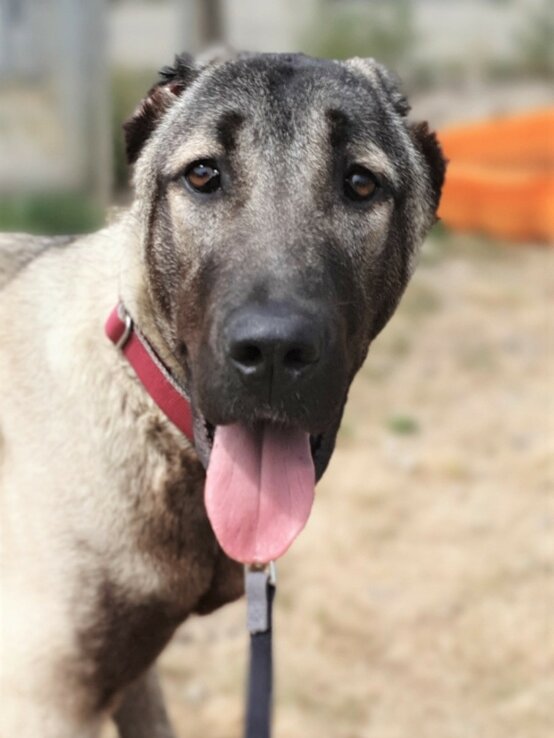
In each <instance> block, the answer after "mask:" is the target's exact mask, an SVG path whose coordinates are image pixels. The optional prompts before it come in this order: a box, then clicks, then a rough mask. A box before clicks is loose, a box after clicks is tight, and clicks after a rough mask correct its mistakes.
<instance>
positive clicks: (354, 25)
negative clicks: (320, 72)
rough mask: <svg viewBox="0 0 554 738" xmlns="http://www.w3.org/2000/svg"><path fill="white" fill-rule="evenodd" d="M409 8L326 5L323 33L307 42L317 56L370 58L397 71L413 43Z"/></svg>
mask: <svg viewBox="0 0 554 738" xmlns="http://www.w3.org/2000/svg"><path fill="white" fill-rule="evenodd" d="M412 13H413V10H412V4H411V3H410V1H409V0H389V1H388V2H387V3H380V4H378V5H373V4H372V6H371V8H370V9H368V8H366V7H364V6H363V5H362V6H357V5H349V4H347V5H346V7H336V5H335V4H330V3H326V4H325V5H324V6H323V8H322V14H323V17H322V22H321V23H319V24H318V28H321V29H323V30H322V31H321V32H319V33H318V34H317V35H315V36H314V35H312V36H311V38H310V39H308V41H307V46H308V47H309V50H310V51H311V52H312V53H314V54H316V55H317V56H324V57H329V58H333V59H346V58H348V57H351V56H373V57H375V58H376V59H379V61H381V62H383V63H384V64H387V65H388V66H390V67H392V68H394V69H400V68H401V67H402V65H403V63H405V61H406V60H407V59H408V58H409V55H410V52H411V51H412V48H413V43H414V39H415V37H414V31H413V23H412Z"/></svg>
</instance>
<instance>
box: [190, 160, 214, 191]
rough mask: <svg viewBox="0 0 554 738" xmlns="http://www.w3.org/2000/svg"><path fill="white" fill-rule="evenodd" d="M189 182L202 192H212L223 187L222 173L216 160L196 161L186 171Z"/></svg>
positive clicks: (193, 187)
mask: <svg viewBox="0 0 554 738" xmlns="http://www.w3.org/2000/svg"><path fill="white" fill-rule="evenodd" d="M185 180H186V182H187V184H188V185H189V186H190V187H191V188H192V189H193V190H194V191H195V192H201V193H202V194H208V195H210V194H212V193H213V192H217V190H219V189H221V174H220V173H219V169H218V168H217V165H216V163H215V161H195V162H194V163H192V164H191V165H190V166H189V167H188V169H187V170H186V172H185Z"/></svg>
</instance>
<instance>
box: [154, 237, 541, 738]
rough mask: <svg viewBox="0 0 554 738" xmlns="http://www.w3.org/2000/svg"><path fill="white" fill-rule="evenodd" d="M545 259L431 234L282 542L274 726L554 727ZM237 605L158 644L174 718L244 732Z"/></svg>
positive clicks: (363, 729)
mask: <svg viewBox="0 0 554 738" xmlns="http://www.w3.org/2000/svg"><path fill="white" fill-rule="evenodd" d="M553 267H554V250H552V249H550V250H547V249H539V248H534V247H503V246H498V245H495V244H487V243H484V242H482V241H479V240H477V239H470V238H463V237H454V238H451V239H447V240H444V239H441V240H439V239H438V238H435V239H431V240H430V241H429V243H428V246H427V249H426V252H425V254H424V257H423V260H422V264H421V266H420V268H419V270H418V272H417V275H416V277H415V278H414V280H413V282H412V285H411V287H410V289H409V291H408V293H407V295H406V297H405V300H404V301H403V303H402V306H401V308H400V310H399V312H398V313H397V315H396V316H395V318H394V319H393V321H392V322H391V323H390V324H389V326H388V327H387V328H386V329H385V332H384V333H383V335H382V336H381V337H380V338H379V339H378V340H377V341H376V342H375V345H374V347H373V349H372V351H371V353H370V356H369V358H368V361H367V363H366V364H365V366H364V368H363V369H362V371H361V373H360V375H359V376H358V378H357V379H356V382H355V384H354V386H353V388H352V392H351V397H350V402H349V405H348V409H347V412H346V417H345V421H344V425H343V429H342V432H341V436H340V439H339V444H338V448H337V451H336V453H335V456H334V458H333V461H332V464H331V467H330V469H329V471H328V473H327V475H326V477H325V479H324V481H323V482H322V483H321V485H320V486H319V487H318V492H317V500H316V506H315V510H314V513H313V516H312V518H311V520H310V523H309V525H308V527H307V529H306V531H305V532H304V533H303V535H302V536H301V537H300V539H299V540H298V541H297V543H296V544H295V545H294V547H293V549H292V550H291V551H290V552H289V554H288V555H287V556H286V557H285V558H284V559H283V560H282V561H281V562H280V566H279V577H280V581H279V591H278V599H277V604H276V609H277V614H276V650H277V654H276V658H277V667H276V670H277V694H276V730H275V735H276V738H327V737H329V738H550V736H552V735H554V715H553V710H554V707H553V706H554V629H553V627H552V620H551V618H552V613H553V612H554V580H553V578H552V574H553V568H554V535H553V534H554V499H553V487H552V481H553V474H552V472H553V467H552V458H553V457H552V450H553V449H552V442H553V438H554V433H553V431H554V397H553V388H552V385H551V384H550V386H549V385H548V382H549V380H551V379H552V377H553V376H554V373H553V369H554V351H553V331H552V328H553V325H552V319H551V321H550V325H549V323H548V320H549V318H548V314H547V299H548V294H547V293H548V291H550V300H552V296H553V293H554V290H553V281H554V280H553V275H554V268H553ZM549 270H550V277H549V276H548V272H549ZM548 280H550V284H548ZM244 617H245V612H244V603H242V602H241V603H236V604H233V605H230V606H228V607H226V608H224V609H223V610H221V611H220V612H218V613H216V614H214V615H212V616H210V617H208V618H204V619H201V618H196V619H194V620H191V621H189V622H188V623H187V624H185V626H184V627H183V628H182V629H181V630H180V631H179V633H178V634H177V636H176V638H175V639H174V641H173V643H172V644H171V646H170V647H169V648H168V650H167V651H166V653H165V654H164V655H163V656H162V658H161V661H160V663H161V671H162V675H163V681H164V686H165V691H166V694H167V696H168V698H169V705H170V710H171V714H172V716H173V718H174V721H175V724H176V727H177V729H178V734H179V736H180V738H198V737H199V736H203V737H204V738H238V737H239V736H240V735H241V720H242V709H243V705H242V703H243V687H244V659H245V652H246V645H247V644H246V636H245V632H244ZM549 618H550V620H549Z"/></svg>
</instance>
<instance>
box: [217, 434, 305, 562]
mask: <svg viewBox="0 0 554 738" xmlns="http://www.w3.org/2000/svg"><path fill="white" fill-rule="evenodd" d="M314 487H315V471H314V465H313V461H312V454H311V452H310V437H309V435H308V434H307V433H302V432H301V431H298V430H290V429H285V428H279V427H276V426H274V425H271V424H269V423H265V424H264V425H262V426H260V427H259V428H257V429H256V430H251V429H249V428H246V427H245V426H243V425H239V424H235V425H224V426H218V427H217V428H216V432H215V438H214V443H213V448H212V452H211V456H210V463H209V465H208V473H207V477H206V489H205V498H206V508H207V511H208V517H209V519H210V522H211V524H212V527H213V529H214V532H215V535H216V537H217V540H218V541H219V543H220V545H221V547H222V548H223V550H224V551H225V552H226V553H227V555H228V556H230V557H231V558H232V559H235V560H236V561H241V562H243V563H245V564H253V563H257V564H265V563H267V562H268V561H272V560H274V559H277V558H278V557H279V556H282V555H283V554H284V553H285V551H286V550H287V549H288V547H289V546H290V545H291V543H292V542H293V541H294V539H295V538H296V536H297V535H298V534H299V533H300V531H301V530H302V528H303V527H304V526H305V525H306V522H307V520H308V517H309V515H310V510H311V509H312V503H313V500H314Z"/></svg>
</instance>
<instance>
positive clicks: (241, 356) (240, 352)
mask: <svg viewBox="0 0 554 738" xmlns="http://www.w3.org/2000/svg"><path fill="white" fill-rule="evenodd" d="M231 357H232V358H233V359H234V361H235V362H236V363H237V364H241V365H242V366H244V367H247V368H249V369H254V368H255V367H257V366H259V365H260V364H261V363H262V362H263V359H264V356H263V353H262V351H261V350H260V349H259V348H258V346H256V345H254V344H253V343H238V344H235V345H234V346H233V347H232V348H231Z"/></svg>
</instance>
